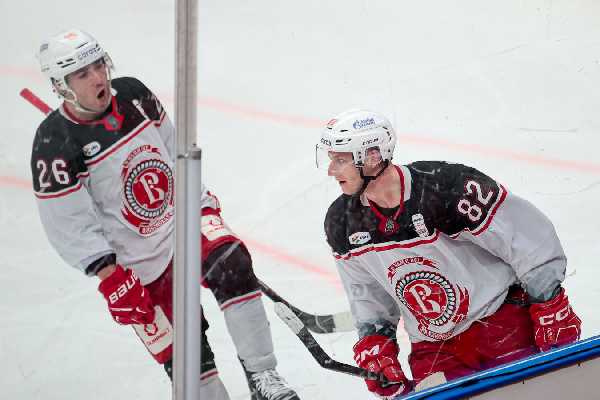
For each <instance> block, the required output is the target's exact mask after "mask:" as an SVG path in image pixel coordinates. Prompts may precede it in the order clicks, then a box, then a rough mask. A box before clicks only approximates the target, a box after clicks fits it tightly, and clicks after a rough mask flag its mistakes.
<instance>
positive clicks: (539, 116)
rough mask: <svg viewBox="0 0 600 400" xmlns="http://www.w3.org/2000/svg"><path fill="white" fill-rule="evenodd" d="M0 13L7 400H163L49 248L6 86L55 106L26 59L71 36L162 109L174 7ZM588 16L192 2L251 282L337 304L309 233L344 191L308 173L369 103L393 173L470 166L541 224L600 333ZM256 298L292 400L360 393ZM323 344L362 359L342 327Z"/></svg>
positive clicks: (524, 4) (594, 57) (220, 165)
mask: <svg viewBox="0 0 600 400" xmlns="http://www.w3.org/2000/svg"><path fill="white" fill-rule="evenodd" d="M0 11H2V15H3V22H2V24H0V37H1V38H2V39H1V40H0V54H2V57H1V59H0V105H1V106H2V109H3V111H4V112H3V117H2V120H3V128H2V129H1V130H0V246H1V247H0V248H1V249H2V251H1V253H0V254H1V256H0V321H1V328H0V399H2V400H14V399H36V400H37V399H41V400H44V399H52V400H54V399H90V400H94V399H144V400H155V399H156V400H158V399H169V398H171V384H170V382H169V381H168V379H167V376H166V375H165V373H164V372H163V370H162V368H161V367H160V366H158V365H156V364H155V363H154V361H153V360H152V358H151V357H150V356H149V355H148V354H147V352H146V350H145V349H144V348H143V346H142V345H141V344H140V343H139V341H138V339H137V337H136V336H135V334H134V333H133V331H132V330H131V329H130V328H127V327H121V326H118V325H116V324H115V323H114V322H113V321H112V319H111V318H110V315H109V314H108V313H107V312H106V305H105V303H104V300H103V299H102V297H101V295H100V294H99V293H98V292H97V290H96V288H97V284H98V280H97V279H95V278H94V279H89V278H86V277H84V276H82V275H81V274H80V273H79V272H77V271H75V270H72V269H71V268H70V267H68V266H67V265H65V264H64V263H63V262H62V261H61V260H60V259H59V257H58V256H57V255H56V254H55V253H54V251H53V250H52V249H51V247H50V245H49V244H48V242H47V240H46V239H45V236H44V233H43V231H42V228H41V225H40V223H39V220H38V216H37V212H36V209H35V203H34V198H33V195H32V192H31V189H30V186H31V185H30V184H29V180H30V171H29V156H30V146H31V141H32V138H33V135H34V132H35V129H36V127H37V125H38V124H39V123H40V122H41V120H42V119H43V116H42V115H41V114H40V113H39V112H38V111H36V110H35V109H34V108H33V107H32V106H31V105H29V104H28V103H27V102H25V101H23V100H21V99H20V98H19V91H20V90H21V89H22V88H24V87H27V88H30V89H31V90H32V91H34V92H35V93H37V94H38V95H39V96H40V97H41V98H42V99H44V100H45V101H47V102H48V103H49V104H50V105H52V106H53V107H56V106H57V105H58V104H59V102H58V99H57V98H56V97H55V96H54V94H52V93H51V92H50V86H49V84H48V83H47V82H46V81H45V80H44V79H43V78H42V75H41V73H40V72H38V70H37V62H36V59H35V54H36V50H37V49H38V47H39V45H40V43H41V42H42V40H43V39H44V38H45V37H47V36H49V35H50V34H53V33H55V32H57V31H59V30H61V29H63V28H67V27H71V26H79V27H81V28H83V29H84V30H87V31H88V32H90V33H92V34H93V35H95V36H96V37H97V38H98V39H99V40H100V41H101V43H102V45H103V46H104V47H105V48H106V49H107V50H108V52H109V53H110V55H111V57H112V59H113V61H114V63H115V65H116V67H117V76H128V75H133V76H136V77H138V78H139V79H141V80H142V81H143V82H144V83H146V84H147V85H148V86H149V87H150V88H151V89H153V90H154V91H155V92H156V93H157V94H158V96H159V97H160V98H161V99H162V100H163V102H164V104H165V106H166V108H167V110H168V111H169V112H170V113H171V115H172V116H173V115H174V114H173V110H174V104H173V98H174V97H173V94H174V88H173V87H174V72H173V71H174V37H173V32H174V21H175V17H174V2H164V1H158V0H144V1H142V0H121V1H117V0H105V1H103V2H95V3H85V2H81V1H71V0H53V1H46V2H41V1H32V0H22V1H15V2H8V1H3V2H2V4H1V5H0ZM599 21H600V3H598V2H597V1H593V0H586V1H584V0H558V1H557V0H552V1H550V0H533V1H517V0H505V1H501V2H499V1H489V0H484V1H481V0H470V1H469V0H456V1H452V2H440V1H432V0H421V1H407V0H365V1H356V0H347V1H339V0H338V1H329V2H324V1H316V0H306V1H275V0H255V1H252V2H243V1H231V0H221V1H214V0H212V1H203V2H200V5H199V38H198V40H199V86H198V95H199V108H198V132H199V133H198V136H199V143H200V146H201V147H202V149H203V179H204V182H205V183H206V184H207V185H208V187H209V188H210V190H211V191H212V192H214V193H215V194H217V195H218V196H219V198H220V200H221V203H222V206H223V216H224V218H225V219H226V220H227V222H228V223H229V225H230V226H231V227H232V228H233V229H234V230H235V231H237V232H238V233H239V234H240V236H241V237H242V238H244V239H245V240H246V241H247V243H248V245H249V248H250V250H251V251H252V255H253V259H254V264H255V270H256V273H257V275H258V276H259V277H260V278H261V279H262V280H264V281H265V282H267V283H268V284H269V285H271V286H272V287H273V289H275V290H276V291H278V292H280V294H282V295H283V296H284V297H286V298H287V299H288V300H289V301H291V302H292V303H293V304H294V305H296V306H297V307H299V308H302V309H303V310H306V311H310V312H317V313H331V312H336V311H342V310H347V309H348V306H347V304H346V300H345V295H344V293H343V289H342V287H341V285H340V283H339V280H338V278H337V275H336V272H335V269H334V267H333V261H332V259H331V256H330V254H329V250H328V248H327V245H326V244H325V242H324V238H323V236H324V235H323V228H322V219H323V216H324V214H325V211H326V209H327V206H328V204H329V202H330V201H331V200H332V199H333V198H335V197H336V196H337V195H338V194H339V189H338V187H336V186H335V185H334V184H332V183H330V182H329V181H328V179H327V176H326V173H325V172H323V171H320V170H317V169H316V168H315V167H314V144H315V143H316V141H317V139H318V137H319V132H320V130H321V129H322V127H323V126H324V124H325V123H326V121H327V120H328V119H329V118H330V117H332V116H333V115H335V114H337V113H338V112H340V111H343V110H345V109H348V108H351V107H356V106H358V107H365V108H370V109H373V110H376V111H379V112H381V113H383V114H385V115H387V116H389V118H390V119H391V120H392V122H393V123H394V124H395V126H396V130H397V132H398V135H399V144H398V146H397V148H396V153H395V161H396V162H397V163H406V162H410V161H414V160H420V159H422V160H427V159H443V160H449V161H455V162H462V163H466V164H470V165H472V166H475V167H477V168H479V169H481V170H482V171H484V172H486V173H488V174H489V175H491V176H493V177H494V178H496V179H497V180H499V181H500V182H502V183H503V184H504V185H505V186H506V187H508V188H509V189H510V190H512V191H513V192H515V193H517V194H519V195H521V196H523V197H525V198H526V199H528V200H530V201H532V202H533V203H534V204H536V205H537V206H538V207H539V208H540V209H542V210H543V211H544V212H545V213H546V214H547V215H548V216H549V217H550V219H551V220H552V221H553V222H554V224H555V226H556V228H557V231H558V234H559V236H560V238H561V240H562V243H563V246H564V248H565V251H566V253H567V256H568V257H569V267H568V271H567V273H568V274H569V276H568V278H567V280H566V281H565V283H564V286H565V287H566V289H567V292H568V294H569V297H570V300H571V303H572V304H573V307H574V309H575V310H576V312H577V313H578V314H579V315H580V317H581V319H582V320H583V324H584V325H583V336H584V337H589V336H593V335H596V334H599V333H600V318H598V311H597V310H596V308H597V306H596V304H598V302H599V301H600V289H599V288H600V285H599V278H600V272H598V271H597V270H596V269H597V268H598V267H599V265H598V264H599V261H598V260H600V245H599V244H600V211H599V207H598V205H599V203H600V202H599V200H600V161H599V160H598V151H599V148H600V146H599V145H600V139H598V134H597V131H598V128H600V120H599V118H598V110H600V96H599V95H598V88H599V87H600V65H599V63H598V60H599V58H600V56H599V54H600V24H599V23H598V22H599ZM264 302H265V305H266V306H267V310H268V317H269V320H270V322H271V328H272V332H273V336H274V342H275V348H276V355H277V357H278V359H279V367H278V369H279V371H280V372H281V374H282V375H283V376H284V377H285V378H286V379H287V380H288V381H289V382H290V383H291V384H292V385H293V386H294V387H296V388H297V390H298V393H299V394H300V395H301V397H302V398H303V399H324V400H325V399H329V400H333V399H356V400H358V399H368V398H370V395H369V394H368V392H367V390H366V387H365V385H364V383H363V382H362V381H361V380H360V379H357V378H354V377H351V376H347V375H344V374H339V373H334V372H330V371H326V370H323V369H321V368H320V367H319V366H318V365H317V363H316V362H315V361H314V360H313V359H312V358H311V356H310V355H309V353H308V352H307V351H306V350H305V349H304V348H303V346H302V345H301V343H300V341H299V340H298V339H297V338H296V337H295V335H294V334H293V333H292V332H291V331H290V330H289V329H288V328H287V327H286V326H285V325H284V324H283V323H282V322H281V321H280V320H279V319H278V318H277V316H276V315H275V314H274V312H273V311H272V306H273V304H272V302H270V300H268V299H266V298H265V300H264ZM203 303H204V306H205V309H206V313H207V316H208V318H209V321H210V323H211V328H210V330H209V331H208V336H209V340H210V341H211V344H212V347H213V349H214V351H215V353H216V361H217V364H218V366H219V368H220V374H221V378H222V379H223V381H224V383H225V385H226V387H227V388H228V390H229V392H230V395H231V398H232V399H245V398H247V396H248V394H247V393H248V392H247V388H246V383H245V381H244V378H243V374H242V370H241V367H240V366H239V363H238V361H237V359H236V355H235V352H234V349H233V345H232V342H231V339H230V338H229V336H228V334H227V333H226V330H225V325H224V322H223V318H222V315H221V313H220V311H219V310H218V308H217V306H216V302H215V300H214V298H213V297H212V295H211V294H210V293H209V292H207V291H205V292H203ZM317 340H318V341H319V342H320V343H321V344H322V346H323V348H324V349H325V350H326V351H327V352H328V353H329V354H330V355H331V356H332V357H333V358H335V359H336V360H338V361H342V362H347V363H353V361H352V358H351V354H352V352H351V347H352V344H353V343H354V341H355V340H356V335H355V333H352V332H351V333H344V334H331V335H317ZM401 340H402V341H403V342H402V343H403V346H404V345H405V344H406V343H405V337H403V336H402V337H401Z"/></svg>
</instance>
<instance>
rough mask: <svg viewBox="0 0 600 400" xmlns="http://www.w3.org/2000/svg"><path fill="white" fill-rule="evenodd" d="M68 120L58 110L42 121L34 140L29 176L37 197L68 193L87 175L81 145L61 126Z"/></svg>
mask: <svg viewBox="0 0 600 400" xmlns="http://www.w3.org/2000/svg"><path fill="white" fill-rule="evenodd" d="M66 123H67V121H66V120H65V119H64V118H62V117H61V116H60V114H59V113H58V111H54V112H52V113H51V114H50V115H49V116H48V118H46V119H45V120H44V122H42V124H41V125H40V126H39V128H38V129H37V131H36V134H35V138H34V140H33V148H32V153H31V154H32V155H31V173H32V178H33V188H34V191H35V193H36V195H37V196H42V197H46V196H56V195H62V194H65V193H68V192H69V191H70V190H72V189H74V188H78V187H79V185H80V178H82V177H85V176H87V173H88V172H87V167H86V165H85V162H84V158H83V152H82V149H81V148H82V146H81V143H79V142H78V141H77V140H76V139H75V138H74V137H73V136H72V135H69V129H68V128H67V127H66V126H64V124H66Z"/></svg>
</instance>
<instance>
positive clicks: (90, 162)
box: [85, 121, 152, 166]
mask: <svg viewBox="0 0 600 400" xmlns="http://www.w3.org/2000/svg"><path fill="white" fill-rule="evenodd" d="M151 123H152V121H146V123H144V124H143V125H142V126H141V127H140V128H138V129H137V130H134V131H132V133H130V134H129V135H127V136H125V137H124V138H123V140H121V141H119V142H117V143H115V144H114V145H113V146H112V147H111V148H110V150H108V151H107V152H106V153H103V154H102V155H101V156H100V157H98V158H95V159H92V160H88V161H86V162H85V165H87V166H90V165H94V164H97V163H99V162H100V161H102V160H104V159H105V158H106V157H108V156H109V155H111V154H113V153H114V152H115V151H117V150H118V149H120V148H121V147H122V146H123V145H125V144H126V143H127V142H129V141H130V140H132V139H133V138H135V137H136V136H137V135H139V134H140V133H141V132H142V131H143V130H144V129H146V127H148V125H150V124H151Z"/></svg>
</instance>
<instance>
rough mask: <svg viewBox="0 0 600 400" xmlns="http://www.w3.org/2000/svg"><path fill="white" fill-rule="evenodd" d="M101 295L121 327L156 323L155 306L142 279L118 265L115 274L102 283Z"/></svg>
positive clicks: (99, 288)
mask: <svg viewBox="0 0 600 400" xmlns="http://www.w3.org/2000/svg"><path fill="white" fill-rule="evenodd" d="M98 290H99V291H100V293H102V294H103V295H104V298H105V299H106V301H107V302H108V310H109V311H110V313H111V315H112V317H113V319H114V320H115V321H117V323H119V324H121V325H131V324H150V323H152V322H153V321H154V306H153V305H152V299H151V298H150V293H149V292H148V290H146V288H145V287H144V286H143V285H142V284H141V283H140V278H138V276H137V275H136V274H135V272H133V271H132V270H130V269H128V270H127V271H125V270H123V267H121V266H120V265H118V264H117V269H116V270H115V272H113V273H112V274H110V275H109V276H108V277H107V278H106V279H104V280H103V281H102V282H100V286H98Z"/></svg>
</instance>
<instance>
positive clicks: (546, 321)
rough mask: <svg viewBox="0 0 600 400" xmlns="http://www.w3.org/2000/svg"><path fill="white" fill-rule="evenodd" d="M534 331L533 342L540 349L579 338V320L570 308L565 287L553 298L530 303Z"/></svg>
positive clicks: (545, 349) (544, 349)
mask: <svg viewBox="0 0 600 400" xmlns="http://www.w3.org/2000/svg"><path fill="white" fill-rule="evenodd" d="M529 313H530V314H531V319H532V320H533V325H534V332H535V344H537V345H538V347H539V348H540V350H541V351H548V350H550V349H552V348H555V347H559V346H563V345H565V344H569V343H573V342H575V341H577V340H579V336H580V335H581V320H580V319H579V317H578V316H577V315H575V313H574V312H573V309H572V308H571V305H570V304H569V298H568V297H567V296H565V289H562V290H561V292H560V293H559V294H558V296H556V297H555V298H554V299H552V300H550V301H547V302H545V303H537V304H532V305H531V307H530V308H529Z"/></svg>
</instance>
